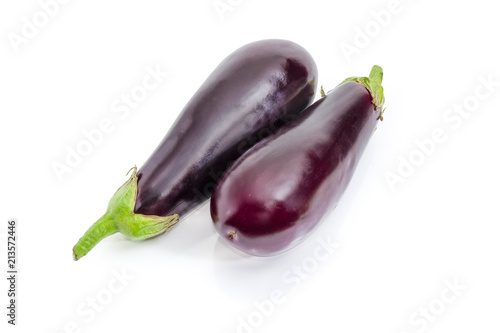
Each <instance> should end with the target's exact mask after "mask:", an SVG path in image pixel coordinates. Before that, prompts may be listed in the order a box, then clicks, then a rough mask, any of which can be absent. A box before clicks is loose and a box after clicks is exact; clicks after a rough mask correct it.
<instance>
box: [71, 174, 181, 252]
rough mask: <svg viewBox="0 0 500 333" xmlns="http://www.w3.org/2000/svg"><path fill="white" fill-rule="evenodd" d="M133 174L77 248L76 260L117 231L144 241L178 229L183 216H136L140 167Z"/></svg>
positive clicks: (74, 250)
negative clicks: (173, 227)
mask: <svg viewBox="0 0 500 333" xmlns="http://www.w3.org/2000/svg"><path fill="white" fill-rule="evenodd" d="M131 170H133V171H132V175H131V176H130V178H129V180H127V181H126V182H125V184H123V185H122V186H121V187H120V188H119V189H118V190H117V191H116V193H115V194H114V195H113V197H112V198H111V200H110V201H109V204H108V209H107V211H106V213H104V215H103V216H102V217H101V218H100V219H99V220H97V222H95V223H94V224H93V225H92V226H91V227H90V228H89V229H88V230H87V232H86V233H85V234H84V235H83V237H82V238H80V239H79V240H78V242H77V243H76V245H75V246H74V247H73V259H74V260H75V261H76V260H78V259H80V258H81V257H83V256H85V255H86V254H87V253H88V252H89V251H90V250H91V249H92V248H93V247H94V246H96V245H97V243H99V242H100V241H101V240H103V239H104V238H106V237H108V236H111V235H113V234H115V233H117V232H120V233H122V234H123V235H125V236H126V237H127V238H129V239H132V240H143V239H147V238H151V237H154V236H157V235H160V234H161V233H164V232H166V231H167V230H168V229H170V228H171V227H172V226H174V225H175V224H176V223H177V222H178V219H179V215H177V214H174V215H169V216H157V215H142V214H135V213H134V207H135V200H136V197H137V168H136V167H134V168H132V169H131Z"/></svg>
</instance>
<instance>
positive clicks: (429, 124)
mask: <svg viewBox="0 0 500 333" xmlns="http://www.w3.org/2000/svg"><path fill="white" fill-rule="evenodd" d="M47 1H48V0H45V2H47ZM221 2H222V3H230V5H229V6H231V7H230V9H231V10H229V11H226V12H224V13H223V14H222V16H221V15H219V14H218V13H217V11H216V10H215V9H214V7H213V1H212V0H204V1H175V2H174V1H170V2H166V1H154V0H142V1H123V0H121V1H118V0H115V1H104V2H103V1H95V0H88V1H76V0H75V1H69V2H68V3H67V4H64V5H62V4H61V5H59V9H58V11H57V13H55V15H53V17H51V18H50V19H49V20H48V23H47V24H46V26H44V27H41V28H39V29H38V32H37V33H36V34H35V35H33V36H30V38H27V39H26V40H25V43H23V44H21V45H18V47H17V48H16V47H14V46H13V44H12V43H11V41H10V39H12V36H13V34H16V35H20V36H22V29H23V26H24V25H25V24H26V23H25V21H24V20H23V17H25V18H27V19H28V20H29V21H31V22H33V15H35V16H36V15H37V13H39V12H40V11H41V7H40V5H39V3H38V2H37V1H34V0H30V1H28V0H23V1H8V2H7V1H3V2H2V3H1V5H0V22H1V23H0V29H1V37H2V39H1V42H0V57H1V59H0V60H1V61H0V91H1V94H0V96H1V98H0V110H1V114H2V122H1V123H2V127H1V131H0V135H1V138H0V142H1V159H2V162H1V163H0V171H1V175H2V185H1V187H0V203H1V206H0V209H1V210H0V221H1V233H2V234H3V238H2V245H1V252H2V254H1V255H0V257H1V258H2V260H1V261H2V262H3V263H2V264H1V265H0V266H1V267H6V256H7V254H6V244H5V234H6V231H7V220H8V219H9V218H17V219H18V237H19V239H20V240H19V251H18V256H19V271H20V276H19V284H18V292H19V296H18V306H19V307H18V326H16V327H11V325H7V323H6V321H7V317H6V315H5V313H6V312H7V310H6V309H5V307H6V304H7V301H8V300H7V296H6V294H7V284H6V280H5V279H4V278H2V279H1V280H2V281H3V282H2V283H1V284H0V286H1V288H2V289H1V290H0V295H2V296H1V298H0V304H1V308H2V309H3V310H2V311H0V312H1V315H0V318H2V319H1V321H2V323H1V324H0V325H1V326H2V331H3V330H4V328H5V327H7V328H8V332H35V331H36V332H47V333H49V332H54V333H56V332H57V333H60V332H109V331H111V330H112V331H116V332H165V331H171V332H219V333H220V332H223V333H224V332H246V333H248V332H304V331H305V330H308V331H311V332H345V333H350V332H384V333H387V332H394V333H401V332H407V333H414V332H498V331H499V330H500V322H499V321H498V313H499V312H500V301H499V298H500V271H499V265H500V260H499V254H500V242H499V241H498V240H499V238H500V227H499V221H500V213H499V210H498V207H499V199H500V195H499V190H498V189H499V188H500V179H499V176H498V170H499V169H500V161H499V159H498V158H497V156H498V151H499V149H498V142H499V140H500V134H499V131H498V124H499V123H500V116H499V113H498V111H499V105H500V98H499V95H500V86H499V85H498V82H500V71H499V65H498V64H499V63H498V59H500V49H499V46H498V45H499V44H498V32H499V31H500V21H499V20H498V14H497V13H498V11H497V10H496V9H495V8H493V7H492V6H493V5H492V2H491V1H486V0H476V1H474V2H465V1H458V2H451V1H447V2H444V1H442V2H436V1H429V0H421V1H410V0H401V1H400V3H399V7H397V10H396V11H394V10H393V14H391V16H390V19H388V18H387V17H385V20H386V21H385V22H383V23H384V24H383V25H384V26H381V24H380V23H374V22H377V21H376V20H375V18H374V16H373V14H372V12H375V13H380V12H381V11H384V10H388V8H389V9H393V7H391V5H390V3H391V2H390V1H389V0H376V1H368V0H365V1H314V0H309V1H307V2H306V1H304V2H295V3H292V2H291V1H284V0H282V1H264V0H252V1H250V0H248V1H246V0H241V1H236V0H233V1H232V2H231V1H228V0H223V1H221ZM231 4H232V5H231ZM42 18H43V17H42ZM42 23H43V22H42ZM365 29H372V30H369V34H370V35H371V36H368V40H362V39H363V38H362V37H360V34H359V31H360V30H365ZM9 36H10V37H9ZM9 38H10V39H9ZM266 38H284V39H289V40H292V41H295V42H297V43H299V44H301V45H302V46H304V47H305V48H306V49H307V50H308V51H309V52H310V53H311V54H312V55H313V57H314V58H315V60H316V62H317V65H318V69H319V73H320V74H319V83H320V84H321V85H323V86H324V87H325V90H326V89H331V88H333V87H334V86H335V85H337V84H338V83H339V82H341V81H342V80H343V79H345V78H346V77H348V76H353V75H356V76H359V75H367V74H368V73H369V71H370V68H371V66H372V65H374V64H378V65H380V66H382V67H383V69H384V73H385V77H384V83H383V85H384V88H385V91H386V101H387V102H386V107H387V110H386V112H385V120H384V121H383V122H382V123H381V124H379V126H378V130H377V131H376V133H375V135H374V136H373V138H372V140H371V142H370V144H369V146H368V148H367V149H366V151H365V154H364V156H363V159H362V161H361V163H360V165H359V167H358V169H357V172H356V174H355V176H354V178H353V180H352V182H351V185H350V187H349V189H348V191H347V193H346V194H345V196H344V198H343V200H342V202H341V203H340V205H339V206H338V207H337V209H336V210H335V211H334V212H333V213H331V214H330V215H328V216H327V217H325V219H324V221H323V222H322V224H321V226H320V227H319V228H318V229H317V230H316V232H315V233H314V234H313V235H311V237H310V238H309V239H308V240H307V241H306V242H304V243H303V244H301V245H300V246H299V247H297V248H295V249H294V250H292V251H289V252H288V253H286V254H283V255H281V256H278V257H273V258H267V259H262V258H253V257H249V256H245V255H242V254H241V253H238V252H236V251H234V250H232V249H231V248H229V247H227V246H226V245H224V244H222V243H221V242H220V241H219V240H218V238H217V234H216V232H215V231H214V229H213V227H212V223H211V220H210V217H209V210H208V206H206V205H205V206H204V207H201V208H200V209H199V210H198V211H196V212H195V213H193V214H192V215H191V216H190V217H188V218H186V220H185V221H183V222H182V223H181V224H179V225H178V226H177V227H175V228H174V229H173V230H171V231H170V232H169V233H168V234H166V235H163V236H162V237H158V238H155V239H153V240H150V241H146V242H129V241H127V240H125V239H124V237H123V236H121V235H114V236H112V237H110V238H108V239H106V240H104V241H103V242H102V243H100V244H99V245H98V246H97V247H96V248H95V249H94V250H93V251H91V252H90V254H89V255H88V256H87V257H85V258H83V259H82V260H81V261H79V262H74V261H73V260H72V257H71V248H72V247H73V245H74V243H75V242H76V241H77V240H78V238H79V237H80V236H81V235H82V234H83V233H84V231H85V230H86V229H87V228H88V227H89V226H90V225H91V224H92V223H93V222H94V221H95V220H96V219H97V218H98V217H100V215H101V214H102V213H104V211H105V209H106V205H107V202H108V200H109V198H110V197H111V195H112V194H113V193H114V191H115V190H116V189H117V188H118V187H119V186H120V185H121V184H122V183H123V182H124V181H125V180H126V177H125V173H126V172H127V170H128V169H129V168H130V167H132V166H133V165H134V164H137V166H139V167H140V166H141V165H142V163H144V162H145V160H146V159H147V157H148V156H149V154H150V153H151V152H152V151H153V149H154V148H155V147H156V145H157V144H158V143H159V142H160V140H161V139H162V138H163V136H164V135H165V133H166V132H167V130H168V128H169V126H170V125H171V123H172V122H173V121H174V119H175V118H176V117H177V115H178V113H179V112H180V110H181V109H182V107H183V106H184V105H185V103H186V102H187V101H188V100H189V98H190V97H191V96H192V94H193V93H194V92H195V91H196V89H197V88H198V87H199V85H200V84H201V83H202V82H203V81H204V79H205V78H206V77H207V76H208V75H209V74H210V73H211V71H212V70H213V69H214V68H215V66H216V65H217V64H218V63H219V62H220V61H221V60H222V59H223V58H224V57H225V56H227V55H228V54H229V53H230V52H232V51H233V50H235V49H236V48H238V47H240V46H242V45H244V44H246V43H248V42H252V41H255V40H259V39H266ZM356 38H357V39H356ZM365 39H366V38H365ZM347 44H350V45H352V46H353V47H357V48H358V50H357V53H356V54H353V55H352V56H350V57H346V55H345V54H344V53H343V51H342V49H341V46H342V45H343V46H344V47H345V45H347ZM365 44H366V45H365ZM16 49H17V52H16ZM148 66H150V67H152V68H155V67H157V66H159V68H161V69H162V70H163V71H166V72H168V73H169V75H168V77H166V78H165V79H164V81H163V82H162V83H161V85H159V86H158V88H157V89H155V90H154V91H152V92H150V93H149V94H148V96H147V98H146V99H145V100H144V101H143V102H141V103H140V105H139V106H138V107H137V108H135V109H133V110H131V112H130V114H129V115H128V116H127V117H124V119H120V118H119V117H118V116H117V114H115V113H113V112H112V110H111V108H112V107H111V106H112V104H113V102H114V101H115V100H116V99H119V98H120V96H121V94H129V93H130V91H131V89H133V88H134V87H135V86H137V85H138V84H141V82H142V79H143V78H144V77H145V75H146V74H147V72H146V68H147V67H148ZM488 77H489V78H490V80H492V81H494V82H497V83H496V86H493V87H490V88H491V92H490V91H488V90H487V87H486V86H484V85H482V83H481V78H483V79H485V80H487V79H488ZM478 87H479V88H478ZM476 89H479V91H480V92H482V93H483V95H484V94H486V93H489V95H488V96H487V97H483V98H482V100H478V99H477V98H476V97H474V95H475V93H476ZM474 102H478V103H477V105H473V103H474ZM464 103H470V104H468V106H467V107H468V108H469V109H473V110H472V111H471V112H470V113H468V115H467V117H466V118H453V119H454V120H453V121H452V120H451V119H449V118H444V117H446V116H448V117H450V116H454V117H456V116H457V114H455V113H454V114H451V113H450V114H448V113H447V112H449V111H447V110H449V109H450V108H451V109H452V111H451V112H453V108H454V106H462V107H463V105H464ZM105 118H110V119H112V121H113V124H114V127H113V130H112V131H111V133H108V134H106V135H105V136H104V137H103V140H102V142H101V143H100V144H99V145H97V146H94V147H93V150H92V152H91V153H90V154H89V155H88V156H85V157H84V158H83V159H82V161H81V162H80V164H79V165H78V166H76V167H74V168H72V172H71V173H66V174H64V176H63V177H62V181H60V180H58V177H57V176H56V174H55V172H54V170H53V167H52V164H53V163H54V162H62V163H63V162H64V159H65V157H66V154H67V150H66V149H67V147H68V146H69V147H73V148H75V147H76V146H77V144H78V143H79V142H81V141H82V140H85V137H84V135H83V134H82V133H83V131H85V130H87V131H89V130H91V129H95V128H97V127H98V125H99V122H100V121H101V120H102V119H105ZM446 119H448V120H446ZM436 129H438V130H439V129H441V131H442V132H443V133H444V135H445V138H446V139H445V140H444V142H440V143H435V144H434V146H435V147H434V148H433V149H431V148H432V147H431V146H432V145H428V146H427V147H428V150H429V151H427V153H428V154H427V155H423V153H422V152H420V153H419V148H418V146H417V144H416V141H425V140H428V139H430V138H431V137H432V133H433V131H435V130H436ZM426 142H427V141H426ZM423 156H424V157H423ZM422 157H423V158H422ZM410 158H412V159H413V161H414V162H415V161H416V163H417V164H419V165H418V166H416V167H414V170H411V169H410V170H408V166H406V169H404V168H402V167H401V163H402V162H401V159H404V160H409V159H410ZM419 158H420V159H419ZM398 168H400V169H401V170H400V172H401V173H402V174H404V177H402V178H401V179H400V180H404V182H399V183H397V184H396V185H395V186H393V188H391V186H390V185H389V183H388V181H387V179H386V177H387V174H388V173H392V174H393V175H394V174H395V175H398ZM403 169H404V170H403ZM400 176H401V174H400ZM321 242H323V243H325V242H335V243H336V244H338V245H339V246H338V248H337V249H335V250H334V252H333V253H332V254H331V255H328V256H326V253H327V252H325V251H324V250H323V249H319V250H317V248H318V246H319V244H320V243H321ZM317 251H321V252H317ZM318 253H320V254H321V257H318V256H317V254H318ZM320 259H321V260H322V261H321V262H320V263H319V261H320ZM3 269H4V268H2V270H3ZM299 269H300V270H301V271H302V272H303V273H298V270H299ZM307 270H308V271H309V273H307V276H306V275H305V273H304V272H306V271H307ZM5 271H6V269H5ZM123 272H125V274H126V275H128V276H129V277H130V279H129V280H127V281H126V282H124V283H120V282H119V281H118V280H115V277H114V276H115V275H114V274H122V273H123ZM2 276H3V274H2ZM447 281H448V282H447ZM450 283H451V284H454V283H456V284H459V285H460V288H462V287H463V288H465V290H462V289H460V290H455V292H453V291H452V290H450V289H449V284H450ZM110 286H111V289H112V290H113V291H114V292H112V291H111V290H110V289H109V288H110ZM297 286H298V288H295V287H297ZM280 292H281V293H282V294H283V297H282V298H281V300H280V302H279V304H274V305H272V306H271V305H270V303H269V302H270V299H271V295H274V293H280ZM92 298H96V299H97V308H98V309H99V311H97V310H92V309H93V308H92V307H91V306H90V303H89V302H91V301H92ZM443 300H446V302H444V301H443ZM256 302H257V303H258V304H261V306H260V308H261V309H260V310H259V306H257V305H256ZM103 303H105V304H103ZM429 308H430V310H426V309H429ZM422 311H429V315H427V317H424V315H423V314H422V313H423V312H422Z"/></svg>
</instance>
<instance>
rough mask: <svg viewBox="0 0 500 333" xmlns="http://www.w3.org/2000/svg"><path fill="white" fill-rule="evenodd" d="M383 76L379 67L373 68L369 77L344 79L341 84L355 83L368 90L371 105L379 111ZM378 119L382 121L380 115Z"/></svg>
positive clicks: (382, 99)
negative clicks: (371, 99) (370, 96)
mask: <svg viewBox="0 0 500 333" xmlns="http://www.w3.org/2000/svg"><path fill="white" fill-rule="evenodd" d="M383 76H384V72H383V70H382V68H381V67H380V66H377V65H375V66H373V67H372V70H371V72H370V76H368V77H364V76H360V77H355V76H353V77H350V78H347V79H345V80H344V81H343V82H342V83H346V82H350V81H355V82H358V83H360V84H362V85H363V86H365V87H366V89H368V91H370V94H371V95H372V98H373V104H374V105H375V107H376V108H377V110H378V109H380V110H383V108H384V102H385V98H384V88H383V87H382V78H383ZM342 83H341V84H342ZM381 112H382V111H381ZM380 119H381V120H382V115H381V116H380Z"/></svg>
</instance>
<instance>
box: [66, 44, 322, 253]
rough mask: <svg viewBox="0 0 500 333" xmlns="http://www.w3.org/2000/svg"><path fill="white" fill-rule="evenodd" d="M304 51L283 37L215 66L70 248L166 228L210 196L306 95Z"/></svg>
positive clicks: (309, 78)
mask: <svg viewBox="0 0 500 333" xmlns="http://www.w3.org/2000/svg"><path fill="white" fill-rule="evenodd" d="M316 82H317V69H316V65H315V63H314V60H313V59H312V57H311V55H310V54H309V53H308V52H307V51H306V50H305V49H304V48H302V47H301V46H299V45H297V44H295V43H293V42H290V41H285V40H263V41H258V42H254V43H251V44H248V45H245V46H243V47H241V48H239V49H238V50H236V51H235V52H233V53H232V54H231V55H229V56H228V57H227V58H226V59H224V60H223V61H222V63H220V64H219V66H218V67H217V68H216V69H215V70H214V71H213V72H212V74H211V75H210V76H209V77H208V79H207V80H206V81H205V82H204V83H203V84H202V86H201V87H200V88H199V89H198V91H197V92H196V93H195V94H194V96H193V97H192V98H191V100H190V101H189V102H188V103H187V105H186V106H185V107H184V109H183V110H182V112H181V113H180V115H179V116H178V118H177V120H176V121H175V123H174V125H173V126H172V127H171V128H170V130H169V132H168V133H167V135H166V136H165V138H164V139H163V141H162V142H161V143H160V145H159V146H158V147H157V148H156V150H155V151H154V152H153V154H152V155H151V156H150V158H149V159H148V160H147V162H146V163H145V164H144V165H143V166H142V167H141V168H140V170H139V171H137V169H136V168H134V169H133V172H132V176H131V177H130V179H129V180H128V181H127V182H126V183H125V184H124V185H122V187H120V188H119V189H118V191H117V192H116V193H115V194H114V196H113V197H112V198H111V201H110V202H109V204H108V210H107V212H106V213H105V214H104V216H103V217H101V219H99V220H98V221H97V222H96V223H94V225H92V226H91V227H90V229H89V230H88V231H87V232H86V233H85V235H84V236H83V237H82V238H80V240H79V241H78V243H77V244H76V245H75V247H74V248H73V258H74V259H75V260H78V259H79V258H81V257H82V256H84V255H86V254H87V253H88V252H89V251H90V250H91V249H92V248H93V247H94V246H95V245H96V244H97V243H98V242H99V241H100V240H102V239H103V238H104V237H107V236H109V235H112V234H114V233H116V232H121V233H122V234H124V235H125V236H126V237H127V238H130V239H146V238H151V237H154V236H157V235H159V234H161V233H163V232H165V231H167V230H168V229H170V228H171V227H172V226H173V225H174V224H176V223H177V221H178V220H179V216H180V217H181V218H182V217H184V216H185V215H186V214H187V213H189V212H190V211H191V210H193V209H194V208H195V207H197V206H198V205H199V204H201V203H203V202H204V201H206V200H208V199H209V198H210V195H211V194H212V192H213V190H214V189H215V185H216V183H217V181H218V180H219V178H220V177H221V175H222V174H223V173H224V171H225V170H226V169H227V168H228V167H230V166H231V164H232V163H233V162H234V161H235V160H237V159H238V158H239V157H240V156H241V155H242V154H243V153H244V152H245V151H247V150H248V149H250V148H251V147H252V146H254V145H255V144H256V143H257V142H259V141H260V140H262V139H264V138H265V137H267V136H269V135H271V134H273V133H275V132H276V131H277V130H278V129H279V128H281V127H282V126H283V125H285V124H286V123H288V122H289V121H290V120H292V119H294V118H296V117H297V115H298V114H300V112H302V111H303V110H304V109H305V108H306V107H307V106H308V105H309V104H310V103H311V102H312V99H313V98H314V94H315V88H316Z"/></svg>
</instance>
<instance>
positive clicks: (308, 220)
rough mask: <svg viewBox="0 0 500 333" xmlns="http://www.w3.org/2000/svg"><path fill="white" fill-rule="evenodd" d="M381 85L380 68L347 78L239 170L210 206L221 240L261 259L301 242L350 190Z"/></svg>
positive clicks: (377, 112)
mask: <svg viewBox="0 0 500 333" xmlns="http://www.w3.org/2000/svg"><path fill="white" fill-rule="evenodd" d="M381 83H382V69H381V68H380V67H378V66H374V67H373V69H372V71H371V73H370V76H369V77H351V78H348V79H346V80H345V81H344V82H343V83H341V84H340V85H339V86H337V87H336V88H335V89H333V90H332V91H331V92H329V93H328V94H327V95H326V96H324V97H322V98H321V99H319V100H318V101H317V102H316V103H314V104H313V105H311V106H310V107H308V108H307V109H306V110H305V111H304V112H303V113H301V114H300V116H298V117H297V118H296V119H294V120H293V121H292V122H290V123H289V124H288V125H287V126H286V127H284V128H282V129H281V130H279V131H278V132H277V133H276V134H275V135H272V136H270V137H268V138H266V139H265V140H263V141H261V142H260V143H258V144H257V145H256V146H255V147H253V148H252V149H251V150H249V151H248V152H246V153H245V154H244V155H243V156H242V157H241V158H240V159H239V160H238V161H237V162H236V163H235V164H233V166H232V167H231V168H229V169H228V170H227V171H226V173H225V174H224V176H223V177H222V179H221V180H220V182H219V183H218V185H217V187H216V189H215V192H214V193H213V195H212V198H211V201H210V209H211V215H212V220H213V222H214V226H215V229H216V230H217V232H218V233H219V234H220V236H221V238H222V239H224V240H225V241H227V242H229V243H230V244H231V245H233V246H234V247H235V248H237V249H239V250H241V251H243V252H246V253H248V254H252V255H256V256H270V255H275V254H278V253H281V252H284V251H286V250H289V249H291V248H293V247H294V246H296V245H298V244H299V243H301V242H302V241H303V240H304V239H305V238H306V237H307V236H308V235H309V234H310V233H311V231H312V230H313V229H314V228H315V227H316V226H317V225H318V223H319V221H320V220H321V218H322V217H323V216H324V215H325V213H326V212H327V211H328V210H329V209H330V208H332V207H335V206H336V205H337V203H338V202H339V200H340V198H341V197H342V195H343V193H344V191H345V189H346V188H347V186H348V184H349V182H350V180H351V178H352V176H353V173H354V171H355V169H356V165H357V164H358V162H359V160H360V158H361V155H362V153H363V151H364V150H365V147H366V146H367V144H368V142H369V139H370V137H371V136H372V134H373V132H374V130H375V128H376V125H377V122H378V121H379V120H380V119H381V118H382V111H383V104H384V96H383V88H382V86H381Z"/></svg>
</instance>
